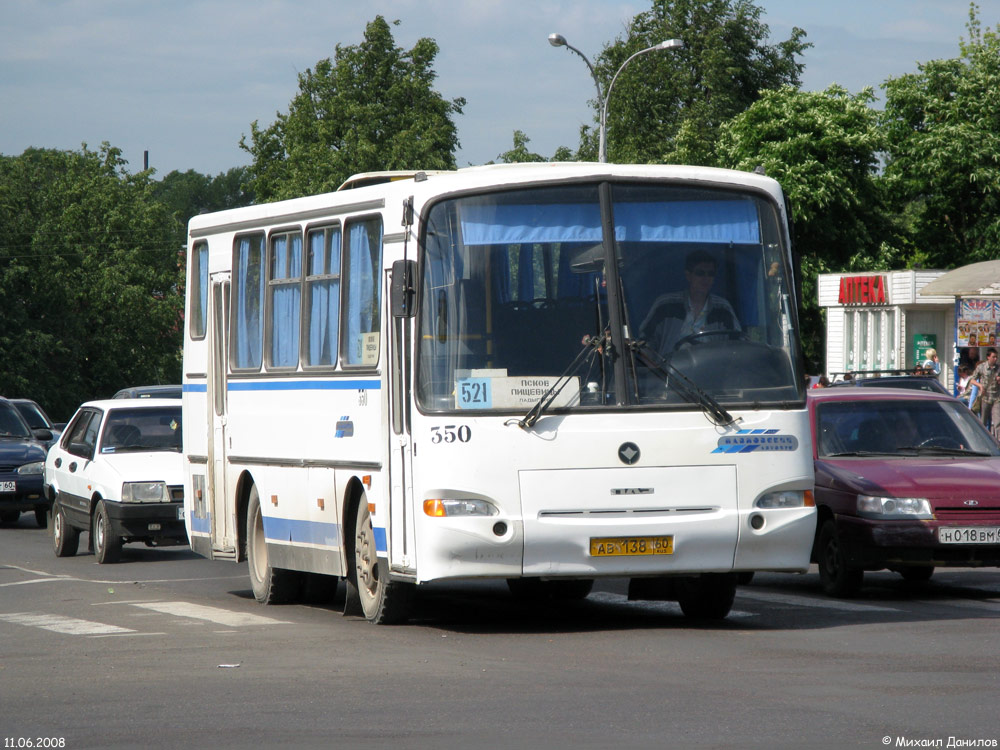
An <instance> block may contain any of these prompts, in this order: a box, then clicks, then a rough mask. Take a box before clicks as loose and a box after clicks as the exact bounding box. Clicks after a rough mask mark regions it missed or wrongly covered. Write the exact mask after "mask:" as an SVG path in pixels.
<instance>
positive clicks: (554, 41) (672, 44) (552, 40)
mask: <svg viewBox="0 0 1000 750" xmlns="http://www.w3.org/2000/svg"><path fill="white" fill-rule="evenodd" d="M549 44H551V45H552V46H553V47H565V48H566V49H568V50H570V51H571V52H575V53H576V54H578V55H579V56H580V57H582V58H583V61H584V62H585V63H587V68H588V69H589V70H590V76H591V78H593V79H594V86H596V87H597V106H598V107H599V109H600V113H601V118H600V130H599V131H598V132H599V137H600V140H599V145H598V148H597V160H598V161H600V162H602V163H604V162H606V161H607V160H608V98H609V97H610V96H611V89H612V88H613V87H614V85H615V81H617V80H618V76H619V75H620V74H621V72H622V71H623V70H625V66H627V65H628V64H629V63H630V62H632V61H633V60H634V59H635V58H637V57H639V55H645V54H646V53H647V52H653V51H655V50H661V49H683V47H684V42H683V41H681V40H680V39H667V40H665V41H663V42H660V43H659V44H654V45H653V46H652V47H646V49H641V50H639V51H638V52H636V53H634V54H633V55H632V56H630V57H629V58H628V59H627V60H626V61H625V62H623V63H622V64H621V67H620V68H618V70H617V71H616V72H615V74H614V76H613V77H612V78H611V83H610V84H608V90H607V91H605V92H602V91H601V82H600V79H598V77H597V73H596V72H595V71H594V66H593V65H591V64H590V60H588V59H587V56H586V55H585V54H583V53H582V52H581V51H580V50H578V49H577V48H576V47H574V46H573V45H572V44H570V43H569V42H567V41H566V37H564V36H563V35H562V34H549Z"/></svg>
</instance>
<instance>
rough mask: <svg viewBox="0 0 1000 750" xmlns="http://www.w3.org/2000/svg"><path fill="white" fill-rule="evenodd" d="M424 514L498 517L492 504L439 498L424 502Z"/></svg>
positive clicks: (485, 501) (476, 500)
mask: <svg viewBox="0 0 1000 750" xmlns="http://www.w3.org/2000/svg"><path fill="white" fill-rule="evenodd" d="M424 513H425V514H427V515H428V516H435V517H439V518H440V517H445V516H449V517H450V516H498V515H500V511H499V510H497V507H496V506H495V505H493V503H491V502H489V501H487V500H480V499H478V498H472V497H465V498H441V499H437V498H436V499H432V500H424Z"/></svg>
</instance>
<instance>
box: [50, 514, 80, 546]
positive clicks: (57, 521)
mask: <svg viewBox="0 0 1000 750" xmlns="http://www.w3.org/2000/svg"><path fill="white" fill-rule="evenodd" d="M52 547H53V548H54V549H55V553H56V557H72V556H73V555H75V554H76V551H77V550H78V549H79V548H80V530H79V529H75V528H73V527H72V526H70V525H69V524H68V523H67V522H66V514H65V513H63V510H62V508H60V507H58V506H56V507H54V508H53V509H52Z"/></svg>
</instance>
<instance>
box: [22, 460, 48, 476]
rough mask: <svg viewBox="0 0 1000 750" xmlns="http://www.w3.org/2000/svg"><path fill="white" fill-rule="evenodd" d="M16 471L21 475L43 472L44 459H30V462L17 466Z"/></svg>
mask: <svg viewBox="0 0 1000 750" xmlns="http://www.w3.org/2000/svg"><path fill="white" fill-rule="evenodd" d="M17 473H18V474H20V475H21V476H22V477H23V476H30V475H32V474H44V473H45V462H44V461H32V462H31V463H30V464H24V465H23V466H18V467H17Z"/></svg>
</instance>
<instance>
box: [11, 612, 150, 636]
mask: <svg viewBox="0 0 1000 750" xmlns="http://www.w3.org/2000/svg"><path fill="white" fill-rule="evenodd" d="M0 620H3V621H4V622H12V623H15V624H16V625H27V626H29V627H35V628H42V629H44V630H51V631H53V632H56V633H65V634H66V635H113V634H114V635H120V634H122V633H134V632H136V631H134V630H132V629H131V628H121V627H118V626H117V625H107V624H105V623H103V622H93V621H92V620H80V619H78V618H76V617H63V616H62V615H45V614H40V613H35V612H11V613H9V614H0Z"/></svg>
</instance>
